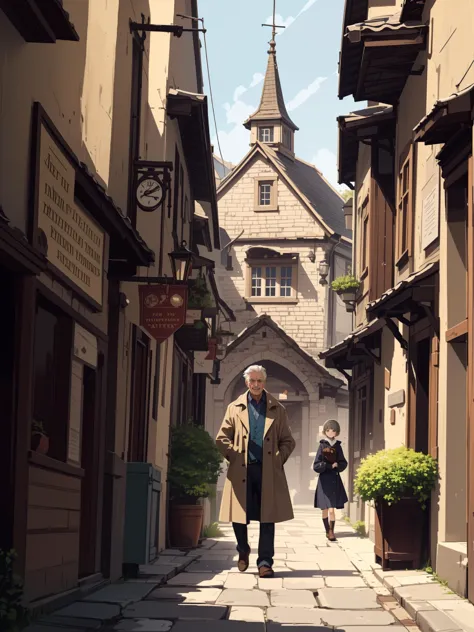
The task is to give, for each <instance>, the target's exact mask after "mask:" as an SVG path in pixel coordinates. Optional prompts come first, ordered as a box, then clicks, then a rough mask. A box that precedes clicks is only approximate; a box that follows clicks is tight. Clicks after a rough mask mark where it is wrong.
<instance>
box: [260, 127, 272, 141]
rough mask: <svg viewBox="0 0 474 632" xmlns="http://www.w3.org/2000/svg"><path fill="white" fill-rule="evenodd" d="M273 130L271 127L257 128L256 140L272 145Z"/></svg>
mask: <svg viewBox="0 0 474 632" xmlns="http://www.w3.org/2000/svg"><path fill="white" fill-rule="evenodd" d="M273 139H274V128H273V127H259V128H258V140H259V141H260V142H261V143H273Z"/></svg>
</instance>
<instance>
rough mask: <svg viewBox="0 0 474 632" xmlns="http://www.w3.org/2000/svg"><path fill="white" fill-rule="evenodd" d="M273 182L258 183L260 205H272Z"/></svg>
mask: <svg viewBox="0 0 474 632" xmlns="http://www.w3.org/2000/svg"><path fill="white" fill-rule="evenodd" d="M272 187H273V182H260V183H259V185H258V205H259V206H271V203H272Z"/></svg>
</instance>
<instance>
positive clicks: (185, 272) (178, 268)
mask: <svg viewBox="0 0 474 632" xmlns="http://www.w3.org/2000/svg"><path fill="white" fill-rule="evenodd" d="M168 256H169V258H170V261H171V270H172V272H173V279H174V280H175V281H180V282H184V283H186V281H187V280H188V279H189V275H190V274H191V268H192V266H193V258H194V255H193V253H192V252H191V251H190V250H188V248H187V247H186V242H185V241H182V242H181V246H180V247H179V248H177V249H176V250H173V252H170V253H169V255H168Z"/></svg>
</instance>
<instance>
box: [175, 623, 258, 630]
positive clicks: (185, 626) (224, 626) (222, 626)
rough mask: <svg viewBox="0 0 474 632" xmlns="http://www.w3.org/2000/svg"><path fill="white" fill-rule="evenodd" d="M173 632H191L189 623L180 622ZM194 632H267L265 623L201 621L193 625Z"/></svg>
mask: <svg viewBox="0 0 474 632" xmlns="http://www.w3.org/2000/svg"><path fill="white" fill-rule="evenodd" d="M173 632H191V628H190V626H189V623H184V622H183V621H178V623H176V624H175V625H174V626H173ZM192 632H265V624H264V623H242V621H206V622H203V621H199V622H196V623H193V626H192Z"/></svg>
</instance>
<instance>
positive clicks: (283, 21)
mask: <svg viewBox="0 0 474 632" xmlns="http://www.w3.org/2000/svg"><path fill="white" fill-rule="evenodd" d="M317 1H318V0H308V1H307V2H306V4H305V5H304V6H303V8H302V9H301V10H300V12H299V13H297V14H296V17H294V16H293V15H289V16H288V17H286V18H284V17H283V16H282V15H281V14H280V13H277V14H276V15H275V23H276V24H277V25H278V26H284V27H286V28H284V29H277V35H283V33H285V31H287V30H288V29H289V28H290V26H291V25H292V24H293V23H294V22H296V20H297V19H298V18H299V17H300V15H302V14H303V13H305V12H306V11H308V10H309V9H310V8H311V7H312V6H313V4H316V2H317ZM272 22H273V15H270V17H268V18H267V19H266V21H265V24H272Z"/></svg>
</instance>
